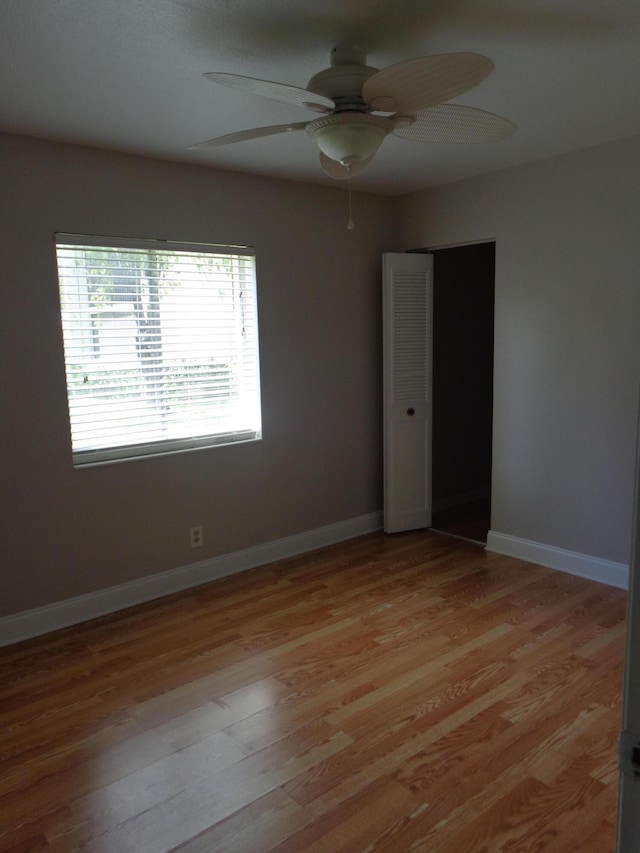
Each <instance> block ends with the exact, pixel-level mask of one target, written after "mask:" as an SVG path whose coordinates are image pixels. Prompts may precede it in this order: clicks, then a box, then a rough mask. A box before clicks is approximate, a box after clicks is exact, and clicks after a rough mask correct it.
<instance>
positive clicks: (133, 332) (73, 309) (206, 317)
mask: <svg viewBox="0 0 640 853" xmlns="http://www.w3.org/2000/svg"><path fill="white" fill-rule="evenodd" d="M56 251H57V259H58V278H59V283H60V306H61V314H62V331H63V338H64V355H65V365H66V375H67V396H68V400H69V419H70V424H71V444H72V450H73V462H74V465H76V466H80V465H84V464H91V463H97V462H108V461H112V460H116V459H129V458H131V457H135V456H149V455H154V454H157V453H165V452H169V451H176V450H187V449H192V448H196V447H202V446H210V445H215V444H229V443H231V442H238V441H252V440H255V439H258V438H260V431H261V420H260V380H259V363H258V323H257V306H256V278H255V257H254V253H253V250H252V249H248V248H246V247H238V246H208V245H200V244H184V243H166V242H164V241H162V242H160V241H141V240H123V239H119V238H118V239H113V238H97V237H82V236H78V235H71V234H56Z"/></svg>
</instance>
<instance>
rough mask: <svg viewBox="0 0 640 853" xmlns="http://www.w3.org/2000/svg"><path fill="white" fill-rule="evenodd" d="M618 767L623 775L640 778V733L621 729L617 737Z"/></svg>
mask: <svg viewBox="0 0 640 853" xmlns="http://www.w3.org/2000/svg"><path fill="white" fill-rule="evenodd" d="M618 768H619V769H620V772H621V773H624V774H625V776H630V777H631V778H633V779H640V735H639V734H638V733H637V732H632V731H631V730H630V729H622V730H621V732H620V736H619V737H618Z"/></svg>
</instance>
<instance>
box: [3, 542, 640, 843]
mask: <svg viewBox="0 0 640 853" xmlns="http://www.w3.org/2000/svg"><path fill="white" fill-rule="evenodd" d="M625 599H626V596H625V594H624V593H623V592H621V591H620V590H616V589H612V588H609V587H606V586H602V585H599V584H596V583H593V582H590V581H585V580H581V579H578V578H574V577H571V576H569V575H565V574H562V573H559V572H554V571H551V570H549V569H543V568H539V567H536V566H533V565H530V564H526V563H522V562H519V561H517V560H512V559H510V558H507V557H501V556H498V555H495V554H488V553H486V552H485V551H484V550H483V549H482V547H480V546H477V545H473V544H467V543H464V542H460V541H457V540H455V539H452V538H451V537H446V536H442V535H438V534H436V533H432V532H420V533H409V534H400V535H395V536H384V535H382V534H372V535H369V536H365V537H361V538H359V539H356V540H353V541H351V542H348V543H344V544H341V545H337V546H332V547H330V548H327V549H324V550H322V551H317V552H314V553H313V554H309V555H306V556H302V557H297V558H293V559H289V560H285V561H282V562H279V563H274V564H271V565H269V566H266V567H263V568H260V569H257V570H254V571H251V572H246V573H243V574H241V575H236V576H234V577H230V578H226V579H224V580H221V581H217V582H215V583H212V584H208V585H206V586H202V587H199V588H198V589H195V590H190V591H188V592H185V593H181V594H178V595H174V596H171V597H169V598H165V599H161V600H158V601H156V602H151V603H149V604H146V605H142V606H139V607H136V608H132V609H130V610H127V611H124V612H122V613H120V614H115V615H112V616H108V617H103V618H101V619H98V620H95V621H93V622H88V623H85V624H84V625H81V626H77V627H74V628H70V629H66V630H64V631H60V632H57V633H55V634H51V635H49V636H46V637H42V638H38V639H35V640H31V641H28V642H25V643H21V644H18V645H15V646H13V647H9V648H5V649H2V650H0V850H2V851H3V853H7V851H13V853H17V851H22V853H26V851H37V850H44V851H48V853H53V851H56V853H70V851H74V850H88V851H100V853H106V851H109V852H110V853H111V852H113V853H127V851H132V853H134V852H135V853H163V851H169V850H180V851H183V853H206V851H251V853H254V852H255V853H266V851H278V853H281V851H291V853H300V851H326V853H338V851H348V853H361V851H362V853H364V851H387V853H404V851H428V853H443V851H444V853H464V851H473V853H482V851H485V852H488V853H493V851H505V853H507V851H508V853H515V852H516V851H531V853H532V852H533V851H545V853H571V851H580V853H608V851H611V850H612V849H613V844H614V835H615V829H614V827H615V815H616V798H617V772H616V760H615V744H616V737H617V733H618V730H619V727H620V697H621V686H622V666H623V645H624V630H625V610H626V601H625Z"/></svg>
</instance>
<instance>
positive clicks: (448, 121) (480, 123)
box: [392, 104, 516, 142]
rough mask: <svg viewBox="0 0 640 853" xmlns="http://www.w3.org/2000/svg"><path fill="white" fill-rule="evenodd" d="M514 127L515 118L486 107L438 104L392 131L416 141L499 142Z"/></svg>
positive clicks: (511, 131)
mask: <svg viewBox="0 0 640 853" xmlns="http://www.w3.org/2000/svg"><path fill="white" fill-rule="evenodd" d="M401 118H404V117H401ZM515 130H516V125H515V124H514V123H513V122H512V121H509V120H508V119H506V118H502V116H497V115H494V114H493V113H488V112H487V111H486V110H477V109H475V108H474V107H464V106H462V105H461V104H438V105H437V106H435V107H429V108H428V109H426V110H422V111H421V112H419V113H418V114H417V115H416V116H415V121H414V122H413V124H410V125H409V126H408V127H407V126H400V127H397V128H395V129H394V130H393V131H392V133H393V135H394V136H399V137H401V138H402V139H412V140H415V141H416V142H499V141H500V140H502V139H507V138H508V137H509V136H511V134H512V133H513V132H514V131H515Z"/></svg>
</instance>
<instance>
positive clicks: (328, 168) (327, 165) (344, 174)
mask: <svg viewBox="0 0 640 853" xmlns="http://www.w3.org/2000/svg"><path fill="white" fill-rule="evenodd" d="M372 160H373V157H369V159H368V160H362V161H361V162H360V163H354V164H353V165H352V166H351V168H348V167H347V166H343V165H342V163H338V161H337V160H332V159H331V157H327V155H326V154H323V153H322V151H321V152H320V165H321V166H322V169H323V171H324V172H325V173H326V174H327V175H329V177H330V178H335V179H336V180H337V181H346V180H347V178H348V177H349V173H351V177H352V178H355V176H356V175H360V174H362V172H364V170H365V169H366V168H367V166H368V165H369V163H370V162H371V161H372Z"/></svg>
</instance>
